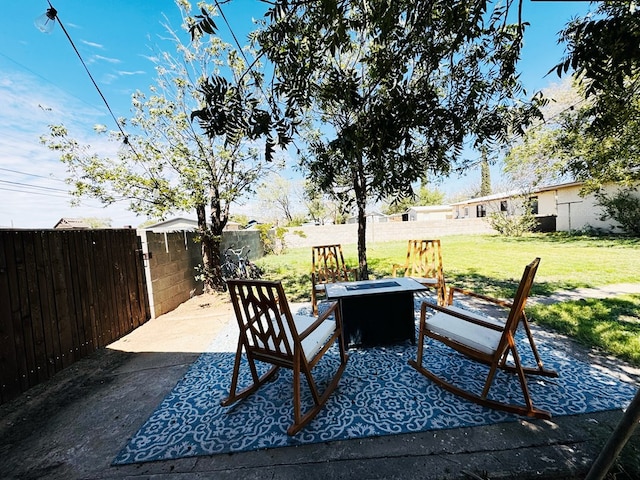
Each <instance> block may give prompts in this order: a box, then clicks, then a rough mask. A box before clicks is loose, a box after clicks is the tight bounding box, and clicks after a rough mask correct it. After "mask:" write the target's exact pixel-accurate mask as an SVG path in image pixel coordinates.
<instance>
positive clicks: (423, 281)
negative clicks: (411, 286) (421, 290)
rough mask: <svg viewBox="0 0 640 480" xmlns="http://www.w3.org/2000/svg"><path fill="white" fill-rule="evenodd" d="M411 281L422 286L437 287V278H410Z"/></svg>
mask: <svg viewBox="0 0 640 480" xmlns="http://www.w3.org/2000/svg"><path fill="white" fill-rule="evenodd" d="M411 278H412V279H413V280H415V281H416V282H418V283H421V284H422V285H437V284H438V279H437V278H423V277H411Z"/></svg>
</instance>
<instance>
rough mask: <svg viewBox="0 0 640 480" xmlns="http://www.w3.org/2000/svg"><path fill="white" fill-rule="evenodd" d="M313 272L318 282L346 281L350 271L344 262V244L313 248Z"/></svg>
mask: <svg viewBox="0 0 640 480" xmlns="http://www.w3.org/2000/svg"><path fill="white" fill-rule="evenodd" d="M311 256H312V263H311V272H312V274H314V275H315V276H316V278H317V282H318V283H329V282H331V283H333V282H346V281H348V280H349V273H348V270H347V267H346V265H345V263H344V256H343V254H342V246H341V245H339V244H336V245H319V246H315V247H313V248H312V249H311Z"/></svg>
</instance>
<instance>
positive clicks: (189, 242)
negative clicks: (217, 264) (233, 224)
mask: <svg viewBox="0 0 640 480" xmlns="http://www.w3.org/2000/svg"><path fill="white" fill-rule="evenodd" d="M138 236H140V238H141V241H142V253H143V254H144V257H145V260H144V267H145V277H146V281H147V291H148V294H149V306H150V309H151V316H152V318H156V317H157V316H159V315H162V314H163V313H167V312H170V311H171V310H173V309H175V308H176V307H177V306H178V305H180V304H181V303H183V302H185V301H187V300H189V298H191V296H193V295H194V294H200V293H202V289H203V284H202V282H199V281H196V279H195V276H196V274H197V271H196V267H197V266H198V265H201V264H202V249H201V245H200V243H198V242H196V241H195V240H194V239H195V237H196V233H195V232H192V231H184V230H181V231H177V232H161V233H154V232H151V231H148V230H139V231H138ZM245 245H246V246H248V247H249V249H250V251H249V258H250V259H251V260H255V259H257V258H260V257H261V256H263V255H264V251H263V248H262V243H261V241H260V233H259V232H258V231H257V230H245V231H225V232H223V234H222V245H221V252H222V251H224V250H225V249H226V248H228V247H232V248H234V249H240V248H241V247H243V246H245Z"/></svg>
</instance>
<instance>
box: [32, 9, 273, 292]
mask: <svg viewBox="0 0 640 480" xmlns="http://www.w3.org/2000/svg"><path fill="white" fill-rule="evenodd" d="M176 4H177V5H178V6H179V7H180V9H181V12H182V14H183V20H184V22H183V28H184V32H183V34H187V32H190V34H191V35H190V37H189V35H188V34H187V35H186V37H187V38H186V39H185V40H182V36H181V35H180V34H179V33H177V32H176V31H174V30H173V29H171V28H170V27H169V26H167V32H168V34H169V35H170V37H171V38H172V39H173V41H174V44H175V47H176V50H175V52H174V53H170V52H166V51H165V52H157V57H158V63H157V66H156V70H157V82H156V84H155V85H154V86H152V87H151V89H150V93H149V94H146V93H142V92H140V91H138V92H136V93H135V95H133V100H132V111H133V116H132V118H131V119H130V121H129V122H128V125H127V124H126V123H125V120H124V119H121V120H120V122H121V126H124V128H127V129H128V130H130V133H129V134H128V135H127V137H126V138H123V134H122V133H121V132H122V131H124V130H121V131H118V132H110V133H109V135H110V138H111V139H112V140H114V141H116V142H119V143H122V142H123V141H124V142H125V143H126V144H127V145H125V148H120V149H119V150H118V152H117V154H113V155H109V156H105V155H103V154H99V153H97V152H96V151H95V149H94V148H92V147H91V146H89V145H83V144H80V143H79V142H77V141H76V140H74V139H73V138H71V137H70V136H69V132H68V131H67V129H66V128H65V127H64V126H61V125H58V126H53V127H51V130H50V133H49V135H47V136H44V137H43V139H42V140H43V142H44V143H46V144H47V145H48V146H49V147H50V148H51V149H53V150H56V151H58V152H60V154H61V160H62V161H63V162H64V163H66V165H67V168H68V173H69V181H70V183H71V184H72V185H73V186H74V187H75V191H74V193H75V195H77V196H78V197H83V196H89V197H94V198H97V199H99V200H101V201H102V202H103V203H104V204H110V203H112V202H115V201H118V200H125V201H128V202H129V205H130V208H131V210H133V211H135V212H139V213H142V214H146V215H148V216H151V217H154V218H164V217H165V216H166V215H168V214H170V213H172V212H177V211H194V212H195V213H196V215H197V219H198V228H199V236H200V239H201V242H202V255H203V263H204V265H203V267H204V272H203V273H204V278H205V285H206V286H207V287H209V288H213V289H222V288H224V285H223V280H222V276H221V272H220V241H221V236H222V231H223V229H224V227H225V225H226V223H227V221H228V219H229V214H230V209H231V205H232V203H233V202H235V201H238V200H239V199H241V198H242V197H243V196H244V195H246V194H248V193H250V192H251V191H252V188H253V186H254V185H256V182H257V181H258V180H259V179H260V178H261V176H262V175H263V172H264V171H265V169H266V168H267V165H266V164H265V157H264V156H263V155H261V154H260V152H259V151H258V150H257V146H256V144H255V143H251V144H250V143H248V142H249V141H252V140H255V139H257V138H259V137H261V136H264V135H266V134H267V133H268V131H269V127H270V116H269V114H268V113H267V112H266V110H265V109H264V108H261V102H260V101H259V98H261V96H260V95H258V94H256V79H258V80H259V77H258V76H257V75H254V76H247V75H246V74H245V73H246V71H247V65H246V63H245V61H244V59H243V58H242V57H241V55H239V54H238V53H237V51H236V50H235V49H234V48H231V46H230V45H228V44H225V43H224V42H222V41H221V40H220V39H219V38H217V37H216V36H215V35H210V34H213V33H214V32H215V23H214V21H213V19H212V18H211V17H210V16H209V15H208V14H207V15H206V16H203V15H196V18H193V17H191V16H190V14H191V7H190V4H189V2H187V1H185V0H177V1H176ZM205 7H206V11H207V12H214V11H215V9H214V8H213V6H203V8H205ZM183 36H184V35H183ZM99 130H100V131H103V132H104V131H105V130H106V129H105V128H99ZM272 143H273V142H270V143H269V147H268V149H267V150H268V153H269V154H272V153H273V146H272Z"/></svg>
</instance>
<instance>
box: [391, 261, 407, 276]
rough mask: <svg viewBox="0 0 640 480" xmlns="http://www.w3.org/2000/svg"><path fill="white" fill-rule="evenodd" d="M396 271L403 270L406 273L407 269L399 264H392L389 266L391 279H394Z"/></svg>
mask: <svg viewBox="0 0 640 480" xmlns="http://www.w3.org/2000/svg"><path fill="white" fill-rule="evenodd" d="M398 270H405V271H406V270H407V267H406V266H404V265H400V264H399V263H394V264H393V265H392V266H391V276H392V277H396V276H397V275H396V273H397V271H398Z"/></svg>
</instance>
